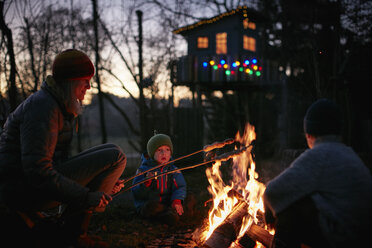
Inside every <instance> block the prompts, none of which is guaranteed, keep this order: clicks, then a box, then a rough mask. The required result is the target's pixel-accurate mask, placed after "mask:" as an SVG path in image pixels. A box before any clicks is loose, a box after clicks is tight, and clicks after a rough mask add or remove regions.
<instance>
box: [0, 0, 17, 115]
mask: <svg viewBox="0 0 372 248" xmlns="http://www.w3.org/2000/svg"><path fill="white" fill-rule="evenodd" d="M4 3H5V1H0V14H1V16H0V30H1V31H2V32H3V34H4V36H5V37H6V39H7V49H8V55H9V61H10V74H9V89H8V97H9V99H8V100H9V104H10V111H13V110H15V109H16V107H17V105H18V101H17V96H18V93H17V86H16V73H17V71H16V63H15V55H14V49H13V36H12V31H11V30H10V29H9V28H8V26H7V25H6V23H5V20H4V13H3V12H4Z"/></svg>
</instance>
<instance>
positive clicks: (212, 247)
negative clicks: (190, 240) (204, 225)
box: [204, 201, 248, 248]
mask: <svg viewBox="0 0 372 248" xmlns="http://www.w3.org/2000/svg"><path fill="white" fill-rule="evenodd" d="M247 209H248V204H247V203H246V202H245V201H239V202H238V203H237V204H236V205H235V206H234V208H233V210H232V211H231V213H230V214H229V215H228V216H227V217H226V219H225V220H224V221H223V222H222V223H221V225H219V226H218V227H217V228H216V229H215V230H214V231H213V233H212V235H211V236H210V237H209V238H208V239H207V240H206V241H205V242H204V247H207V248H217V247H218V248H224V247H226V248H228V247H229V246H230V244H231V243H232V242H233V241H235V239H236V238H237V235H238V234H239V230H240V227H241V224H242V220H243V217H244V216H247V215H248V211H247Z"/></svg>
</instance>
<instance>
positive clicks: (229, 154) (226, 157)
mask: <svg viewBox="0 0 372 248" xmlns="http://www.w3.org/2000/svg"><path fill="white" fill-rule="evenodd" d="M251 146H252V144H250V145H248V146H244V147H242V148H240V149H239V150H234V151H231V152H227V153H224V154H221V155H219V156H217V157H216V158H215V159H212V160H209V161H206V162H203V163H199V164H195V165H190V166H187V167H183V168H178V169H176V170H170V171H166V172H163V173H160V174H157V175H155V176H152V177H149V178H145V179H144V180H142V181H140V182H138V183H136V184H133V185H132V186H130V187H129V188H126V189H123V190H121V191H119V192H118V193H116V194H115V195H112V197H115V196H117V195H119V194H121V193H123V192H125V191H128V190H130V189H132V188H134V187H136V186H137V185H140V184H142V183H144V182H147V181H150V180H152V179H154V178H157V177H160V176H163V175H168V174H172V173H175V172H179V171H182V170H188V169H193V168H196V167H199V166H202V165H205V164H208V163H212V162H225V161H227V160H229V159H231V158H234V157H237V156H240V155H241V154H242V153H243V152H245V151H246V150H247V149H248V148H249V147H251Z"/></svg>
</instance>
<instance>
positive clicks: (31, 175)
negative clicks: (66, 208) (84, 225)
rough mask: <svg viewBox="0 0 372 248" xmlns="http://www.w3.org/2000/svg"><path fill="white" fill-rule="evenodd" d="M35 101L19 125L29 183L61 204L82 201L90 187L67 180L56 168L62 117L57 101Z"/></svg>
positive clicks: (23, 162) (31, 103)
mask: <svg viewBox="0 0 372 248" xmlns="http://www.w3.org/2000/svg"><path fill="white" fill-rule="evenodd" d="M45 100H47V99H46V98H41V99H33V101H30V102H28V104H26V105H25V106H23V107H24V109H23V113H24V115H23V119H22V122H21V124H20V143H21V159H22V166H23V171H24V175H25V177H26V180H27V181H28V183H30V184H31V185H32V186H33V187H35V188H36V189H37V190H40V191H41V192H43V193H44V194H46V195H48V196H50V197H51V199H55V200H57V201H62V202H67V203H69V202H82V199H85V197H86V195H87V192H88V190H89V189H88V188H86V187H83V186H81V185H80V184H78V183H76V182H75V181H73V180H71V179H69V178H67V177H64V176H63V175H61V174H60V173H59V172H58V171H56V170H55V169H54V168H53V156H54V152H55V148H56V144H57V141H58V133H59V123H61V122H62V123H63V115H62V113H61V112H60V109H59V107H58V106H56V105H57V103H55V102H49V103H46V102H45Z"/></svg>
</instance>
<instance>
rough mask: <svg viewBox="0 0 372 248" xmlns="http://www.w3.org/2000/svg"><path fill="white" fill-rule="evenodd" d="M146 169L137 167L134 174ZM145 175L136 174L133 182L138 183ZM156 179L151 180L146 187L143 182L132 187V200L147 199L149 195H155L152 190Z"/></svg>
mask: <svg viewBox="0 0 372 248" xmlns="http://www.w3.org/2000/svg"><path fill="white" fill-rule="evenodd" d="M145 170H147V169H144V168H139V169H138V170H137V171H136V175H137V174H139V173H141V172H142V171H145ZM145 178H146V176H145V174H143V175H140V176H137V177H135V178H134V179H133V184H132V185H134V184H136V183H139V182H141V181H143V180H145ZM155 181H156V180H152V182H151V185H150V186H149V187H146V186H145V185H144V184H143V183H142V184H139V185H137V186H135V187H133V188H132V195H133V197H134V200H135V201H136V200H149V199H150V198H151V195H156V193H155V192H154V184H155Z"/></svg>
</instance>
